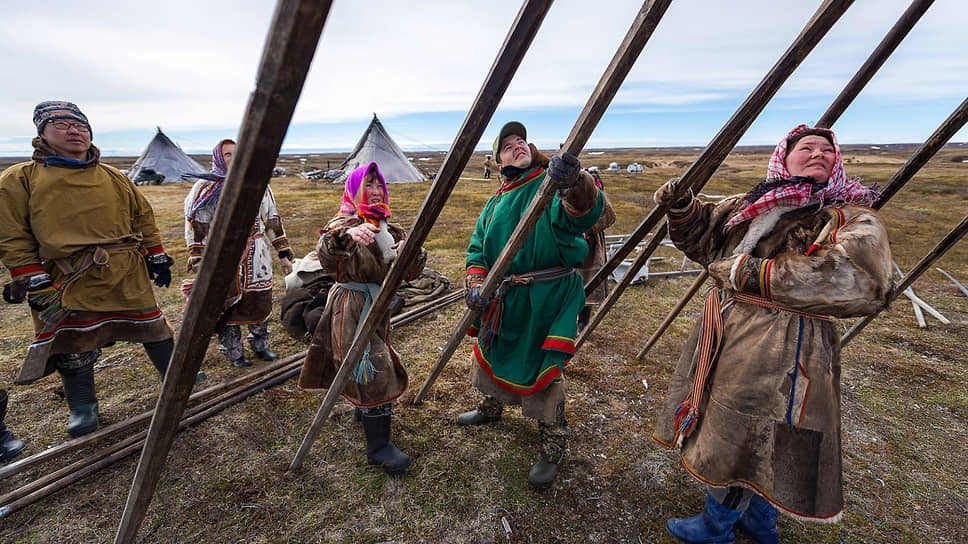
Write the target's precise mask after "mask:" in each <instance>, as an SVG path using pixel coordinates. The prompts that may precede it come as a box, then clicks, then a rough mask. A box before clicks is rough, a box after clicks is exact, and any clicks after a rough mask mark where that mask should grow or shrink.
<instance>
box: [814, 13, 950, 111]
mask: <svg viewBox="0 0 968 544" xmlns="http://www.w3.org/2000/svg"><path fill="white" fill-rule="evenodd" d="M933 3H934V0H914V1H913V2H911V5H910V6H908V8H907V9H906V10H904V13H902V14H901V17H900V18H898V20H897V22H896V23H894V26H893V27H891V30H889V31H888V33H887V35H886V36H884V39H882V40H881V42H880V43H879V44H877V47H876V48H874V51H873V52H872V53H871V55H870V56H869V57H868V58H867V60H866V61H865V62H864V64H863V65H861V67H860V69H859V70H857V73H856V74H854V77H852V78H851V80H850V81H849V82H848V83H847V85H846V86H845V87H844V90H842V91H840V94H839V95H838V96H837V98H835V99H834V101H833V103H832V104H831V105H830V107H829V108H827V111H826V112H824V114H823V115H822V116H821V117H820V120H819V121H817V124H816V125H815V126H818V127H821V128H830V127H832V126H834V123H836V122H837V119H840V116H841V115H843V113H844V110H846V109H847V106H849V105H850V104H851V102H853V101H854V99H855V98H857V95H858V94H860V91H861V90H862V89H863V88H864V87H865V86H866V85H867V83H868V82H869V81H870V80H871V78H873V77H874V74H876V73H877V71H878V70H879V69H880V68H881V66H882V65H883V64H884V62H885V61H887V59H888V57H890V56H891V54H892V53H894V50H895V49H897V46H898V45H900V43H901V42H902V41H903V40H904V38H905V37H906V36H907V35H908V32H910V31H911V29H912V28H914V25H915V24H917V22H918V21H919V20H920V19H921V16H922V15H924V12H925V11H927V10H928V8H929V7H931V4H933Z"/></svg>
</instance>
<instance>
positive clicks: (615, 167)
mask: <svg viewBox="0 0 968 544" xmlns="http://www.w3.org/2000/svg"><path fill="white" fill-rule="evenodd" d="M619 170H621V169H620V168H619V167H618V163H617V162H613V163H611V164H609V165H608V171H609V172H618V171H619Z"/></svg>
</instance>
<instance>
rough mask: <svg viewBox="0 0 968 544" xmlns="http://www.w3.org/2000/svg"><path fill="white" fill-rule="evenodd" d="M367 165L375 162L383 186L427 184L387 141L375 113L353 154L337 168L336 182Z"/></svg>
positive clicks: (421, 175)
mask: <svg viewBox="0 0 968 544" xmlns="http://www.w3.org/2000/svg"><path fill="white" fill-rule="evenodd" d="M371 162H375V163H376V164H377V166H379V167H380V172H381V173H382V174H383V178H384V179H385V180H386V182H387V183H414V182H419V181H427V176H425V175H423V174H421V173H420V170H417V168H416V167H415V166H414V165H413V164H411V163H410V161H409V160H408V159H407V157H406V155H404V154H403V150H402V149H400V146H398V145H397V144H396V142H394V141H393V139H392V138H390V135H389V134H387V131H386V129H385V128H383V124H382V123H380V120H379V119H377V118H376V114H375V113H374V114H373V120H372V121H370V126H368V127H366V131H364V132H363V137H362V138H360V141H359V142H358V143H357V144H356V147H355V148H354V149H353V152H352V153H350V156H349V157H347V159H346V160H345V161H343V164H342V165H340V170H342V171H343V172H344V175H343V176H341V177H340V179H338V180H337V182H341V181H343V180H345V179H346V176H347V175H349V173H350V172H352V171H353V170H355V169H357V168H359V167H360V166H365V165H367V164H369V163H371Z"/></svg>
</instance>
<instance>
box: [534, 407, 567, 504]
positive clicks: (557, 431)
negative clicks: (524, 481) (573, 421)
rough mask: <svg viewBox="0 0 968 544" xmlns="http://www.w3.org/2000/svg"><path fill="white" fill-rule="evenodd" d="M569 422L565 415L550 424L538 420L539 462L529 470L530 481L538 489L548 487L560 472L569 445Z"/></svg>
mask: <svg viewBox="0 0 968 544" xmlns="http://www.w3.org/2000/svg"><path fill="white" fill-rule="evenodd" d="M569 434H571V432H570V431H569V430H568V422H567V421H565V417H564V415H562V416H560V417H559V418H558V422H557V423H555V424H553V425H549V424H547V423H544V422H542V421H539V422H538V437H539V439H540V441H541V442H540V445H539V454H540V458H539V459H538V462H537V463H535V464H534V466H532V467H531V471H530V472H528V483H529V484H530V485H531V486H532V487H536V488H538V489H541V488H545V487H548V486H550V485H551V484H552V482H554V481H555V475H556V474H558V464H559V463H561V458H562V457H563V456H564V455H565V448H566V447H567V446H568V435H569Z"/></svg>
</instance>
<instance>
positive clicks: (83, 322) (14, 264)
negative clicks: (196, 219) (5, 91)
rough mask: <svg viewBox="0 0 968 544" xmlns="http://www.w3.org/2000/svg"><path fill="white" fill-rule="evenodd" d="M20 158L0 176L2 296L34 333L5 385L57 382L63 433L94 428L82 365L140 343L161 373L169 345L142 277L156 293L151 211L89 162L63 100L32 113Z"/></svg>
mask: <svg viewBox="0 0 968 544" xmlns="http://www.w3.org/2000/svg"><path fill="white" fill-rule="evenodd" d="M34 124H35V125H36V127H37V134H38V136H37V137H36V138H34V140H33V147H34V154H33V157H32V160H30V161H28V162H24V163H20V164H16V165H14V166H11V167H10V168H8V169H7V170H6V171H4V172H3V174H0V258H2V259H3V263H4V264H5V265H6V266H7V268H9V269H10V276H11V278H12V281H11V282H10V283H9V284H8V285H7V286H5V287H4V299H5V300H6V301H7V302H11V303H18V302H23V301H24V300H25V299H26V300H27V301H28V303H29V305H30V308H31V313H32V316H33V320H34V329H35V331H36V333H37V335H36V337H35V338H34V341H33V342H32V343H31V344H30V346H29V347H28V349H27V356H26V360H25V362H24V365H23V367H22V368H21V370H20V374H19V376H18V377H17V379H16V383H18V384H25V383H30V382H33V381H35V380H38V379H40V378H42V377H44V376H46V375H48V374H50V373H52V372H54V371H57V372H58V373H60V375H61V380H62V381H63V383H64V394H65V396H66V397H67V404H68V406H69V407H70V419H69V421H68V424H67V432H68V433H69V434H70V435H71V436H80V435H83V434H87V433H90V432H92V431H94V430H95V429H97V426H98V405H97V397H96V395H95V392H94V361H95V360H97V358H98V356H99V355H100V354H101V348H102V347H105V346H108V345H111V344H113V343H115V342H117V341H127V342H138V343H141V344H144V346H145V351H147V353H148V357H149V358H150V359H151V362H152V364H154V366H155V367H156V368H157V369H158V372H159V373H160V374H161V375H162V376H164V374H165V371H166V370H167V368H168V362H169V360H170V358H171V353H172V349H173V347H174V342H173V341H172V335H173V332H172V329H171V325H169V324H168V321H167V320H166V319H165V316H164V315H163V314H162V313H161V310H160V309H159V308H158V305H157V303H156V302H155V296H154V293H153V292H152V289H151V281H152V280H154V283H155V285H157V286H159V287H161V286H166V287H167V286H168V285H169V283H170V282H171V271H170V270H169V269H170V268H171V264H172V260H171V258H170V257H169V256H168V255H167V254H165V251H164V248H163V247H162V244H161V234H160V232H159V231H158V226H157V225H156V224H155V218H154V212H153V211H152V209H151V205H150V204H149V203H148V201H147V200H146V199H145V197H144V196H143V195H142V194H141V192H140V191H138V189H137V188H135V186H134V184H133V183H132V182H131V180H129V179H128V178H127V177H126V176H125V175H124V174H122V173H121V172H120V171H118V170H117V169H115V168H113V167H110V166H107V165H105V164H102V163H101V162H100V152H99V151H98V149H97V147H95V146H94V145H92V144H91V125H90V123H88V120H87V117H86V116H85V115H84V114H83V113H82V112H81V110H80V109H79V108H78V107H77V106H76V105H75V104H72V103H70V102H63V101H49V102H41V103H40V104H38V105H37V107H36V108H35V109H34Z"/></svg>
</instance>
